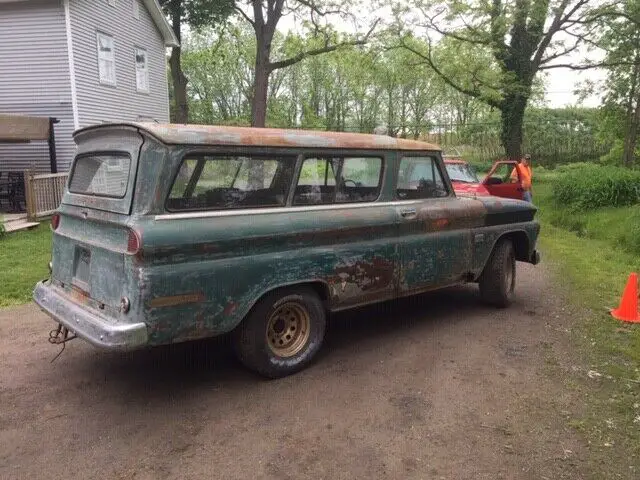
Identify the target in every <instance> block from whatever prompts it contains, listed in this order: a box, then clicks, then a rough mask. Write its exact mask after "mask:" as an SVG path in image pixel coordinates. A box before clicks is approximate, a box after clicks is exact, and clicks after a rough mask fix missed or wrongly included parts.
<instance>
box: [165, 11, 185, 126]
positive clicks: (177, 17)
mask: <svg viewBox="0 0 640 480" xmlns="http://www.w3.org/2000/svg"><path fill="white" fill-rule="evenodd" d="M172 13H173V15H172V19H171V20H172V28H173V33H174V34H175V36H176V38H177V39H178V42H180V41H181V38H182V36H181V35H180V22H181V17H182V2H181V1H180V0H178V1H176V4H175V6H174V8H173V12H172ZM181 53H182V49H181V47H173V49H172V50H171V58H170V59H169V66H170V68H171V80H172V82H173V100H174V102H175V110H174V112H173V119H172V120H173V121H174V122H176V123H187V122H188V121H189V103H188V102H187V82H188V80H187V77H186V76H185V75H184V72H183V71H182V63H181V59H180V57H181Z"/></svg>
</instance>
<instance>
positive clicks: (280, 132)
mask: <svg viewBox="0 0 640 480" xmlns="http://www.w3.org/2000/svg"><path fill="white" fill-rule="evenodd" d="M105 126H111V127H113V126H130V127H135V128H139V129H141V130H144V131H146V132H147V133H148V134H150V135H152V136H154V137H156V138H157V139H158V140H160V141H161V142H163V143H166V144H171V145H251V146H260V147H303V148H317V147H322V148H354V149H370V150H380V149H384V150H421V151H426V150H440V147H438V146H437V145H434V144H432V143H426V142H420V141H417V140H406V139H402V138H394V137H389V136H387V135H371V134H364V133H346V132H327V131H322V130H286V129H278V128H251V127H226V126H214V125H182V124H160V123H147V122H140V123H138V122H131V123H118V124H102V125H95V126H92V127H87V128H83V129H81V130H78V131H76V134H78V133H81V132H84V131H87V130H91V129H96V128H100V127H105Z"/></svg>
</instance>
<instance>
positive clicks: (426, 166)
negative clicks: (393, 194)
mask: <svg viewBox="0 0 640 480" xmlns="http://www.w3.org/2000/svg"><path fill="white" fill-rule="evenodd" d="M397 195H398V198H399V199H401V200H414V199H422V198H440V197H446V196H447V195H448V192H447V189H446V187H445V185H444V181H443V179H442V174H441V173H440V169H439V168H438V162H437V161H436V159H435V158H434V157H430V156H424V157H423V156H419V157H417V156H416V157H403V158H402V160H401V161H400V169H399V171H398V187H397Z"/></svg>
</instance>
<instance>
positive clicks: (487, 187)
mask: <svg viewBox="0 0 640 480" xmlns="http://www.w3.org/2000/svg"><path fill="white" fill-rule="evenodd" d="M444 164H445V167H446V169H447V173H448V174H449V178H450V179H451V183H452V184H453V189H454V190H455V192H456V194H457V195H462V196H464V195H474V196H487V195H493V196H495V197H504V198H515V199H517V200H522V199H523V198H524V197H523V195H524V189H523V188H522V179H520V177H519V175H518V176H517V177H516V178H512V172H513V171H514V168H515V166H516V162H515V161H513V160H498V161H496V162H495V163H494V164H493V166H492V167H491V170H490V171H489V173H488V174H487V175H486V176H485V178H484V179H483V180H482V181H481V180H480V179H479V178H478V175H477V174H476V172H475V171H474V170H473V168H472V167H471V165H469V163H467V162H465V161H464V160H462V159H461V158H459V157H458V156H449V155H445V157H444ZM516 172H517V171H516Z"/></svg>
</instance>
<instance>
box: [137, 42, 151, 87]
mask: <svg viewBox="0 0 640 480" xmlns="http://www.w3.org/2000/svg"><path fill="white" fill-rule="evenodd" d="M139 51H140V52H144V72H145V74H146V76H147V79H146V80H147V82H146V83H147V88H146V90H142V89H140V88H139V85H138V52H139ZM133 68H134V74H135V77H136V92H137V93H149V92H150V90H151V89H150V85H149V83H150V81H151V75H149V52H148V50H147V49H146V48H142V47H138V46H137V45H134V46H133Z"/></svg>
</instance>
